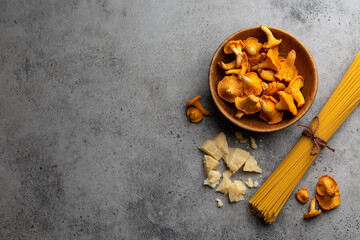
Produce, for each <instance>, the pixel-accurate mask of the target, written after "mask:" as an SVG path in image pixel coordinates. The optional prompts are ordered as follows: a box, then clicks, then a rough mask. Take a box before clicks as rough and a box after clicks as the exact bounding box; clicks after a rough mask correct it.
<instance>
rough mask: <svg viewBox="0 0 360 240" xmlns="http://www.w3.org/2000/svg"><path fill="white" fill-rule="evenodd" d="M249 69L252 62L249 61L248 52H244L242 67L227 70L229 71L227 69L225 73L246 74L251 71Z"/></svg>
mask: <svg viewBox="0 0 360 240" xmlns="http://www.w3.org/2000/svg"><path fill="white" fill-rule="evenodd" d="M249 70H250V64H249V61H248V57H247V55H246V54H244V55H243V58H242V60H241V64H240V68H237V69H230V70H227V71H225V74H227V75H229V74H236V75H238V76H240V75H244V74H245V73H247V72H249Z"/></svg>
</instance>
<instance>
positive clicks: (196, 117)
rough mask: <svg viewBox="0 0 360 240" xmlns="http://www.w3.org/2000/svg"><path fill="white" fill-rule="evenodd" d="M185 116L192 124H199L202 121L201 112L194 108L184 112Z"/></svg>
mask: <svg viewBox="0 0 360 240" xmlns="http://www.w3.org/2000/svg"><path fill="white" fill-rule="evenodd" d="M186 116H188V117H189V118H190V121H191V122H193V123H197V122H200V121H201V120H202V119H203V116H204V115H203V114H202V112H201V111H200V110H199V109H197V108H195V107H191V108H189V109H188V110H187V111H186Z"/></svg>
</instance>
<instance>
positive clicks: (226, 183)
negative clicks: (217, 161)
mask: <svg viewBox="0 0 360 240" xmlns="http://www.w3.org/2000/svg"><path fill="white" fill-rule="evenodd" d="M225 173H226V172H224V173H223V179H222V180H221V182H220V185H219V186H218V188H217V189H216V191H217V192H221V193H222V194H224V195H228V194H229V188H230V185H231V180H230V178H229V177H227V176H226V175H224V174H225Z"/></svg>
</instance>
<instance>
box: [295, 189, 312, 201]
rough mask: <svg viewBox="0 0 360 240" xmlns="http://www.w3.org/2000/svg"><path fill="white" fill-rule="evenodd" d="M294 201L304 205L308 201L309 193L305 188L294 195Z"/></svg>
mask: <svg viewBox="0 0 360 240" xmlns="http://www.w3.org/2000/svg"><path fill="white" fill-rule="evenodd" d="M296 199H297V200H298V201H299V202H301V203H306V202H308V201H309V193H308V191H307V189H306V188H301V189H300V190H299V191H298V192H297V193H296Z"/></svg>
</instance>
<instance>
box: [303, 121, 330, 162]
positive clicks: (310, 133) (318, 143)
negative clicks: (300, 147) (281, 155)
mask: <svg viewBox="0 0 360 240" xmlns="http://www.w3.org/2000/svg"><path fill="white" fill-rule="evenodd" d="M315 119H317V120H318V124H317V126H316V128H315V130H314V129H313V128H312V123H313V122H314V121H315ZM319 125H320V118H319V117H318V116H316V117H314V118H313V119H312V120H311V123H310V125H309V126H307V125H304V124H298V126H301V127H306V128H307V129H306V130H304V131H303V132H302V135H303V136H305V137H308V138H310V139H311V140H313V141H314V146H313V147H312V149H311V151H310V155H311V156H315V155H316V154H318V153H319V151H320V147H322V148H324V147H327V148H328V149H330V150H331V151H333V152H335V149H333V148H331V147H329V146H328V145H327V142H326V141H325V140H324V139H322V138H320V137H319V136H316V134H315V133H316V130H317V129H318V127H319ZM315 147H316V151H315V152H314V150H315Z"/></svg>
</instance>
